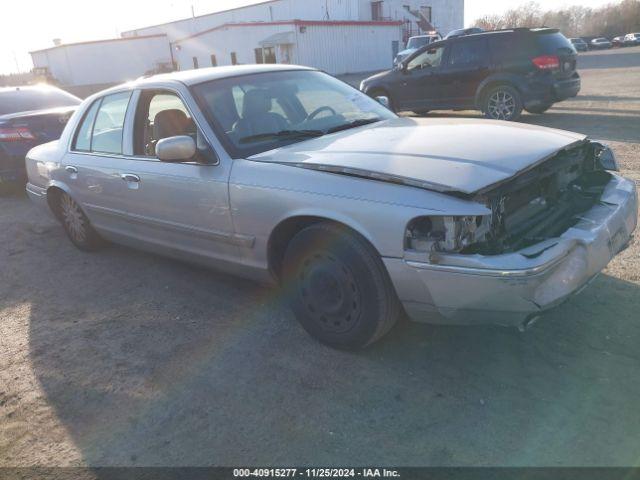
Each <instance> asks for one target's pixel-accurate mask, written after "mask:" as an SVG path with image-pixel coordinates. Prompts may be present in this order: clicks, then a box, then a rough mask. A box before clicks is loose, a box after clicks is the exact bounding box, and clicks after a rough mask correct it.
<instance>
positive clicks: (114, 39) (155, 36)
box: [29, 33, 167, 53]
mask: <svg viewBox="0 0 640 480" xmlns="http://www.w3.org/2000/svg"><path fill="white" fill-rule="evenodd" d="M159 37H165V38H166V37H167V35H166V34H164V33H158V34H155V35H142V36H140V37H117V38H106V39H104V40H88V41H86V42H75V43H64V44H62V45H55V46H53V47H49V48H42V49H40V50H33V51H31V52H29V53H40V52H48V51H49V50H55V49H56V48H64V47H75V46H77V45H91V44H94V43H107V42H125V41H131V40H144V39H147V38H159Z"/></svg>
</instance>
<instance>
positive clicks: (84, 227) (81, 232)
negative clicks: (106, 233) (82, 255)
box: [58, 193, 104, 252]
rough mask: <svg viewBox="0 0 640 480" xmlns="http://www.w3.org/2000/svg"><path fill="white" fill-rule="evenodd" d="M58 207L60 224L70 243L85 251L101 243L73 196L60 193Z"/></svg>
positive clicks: (91, 249)
mask: <svg viewBox="0 0 640 480" xmlns="http://www.w3.org/2000/svg"><path fill="white" fill-rule="evenodd" d="M58 208H59V214H60V220H61V221H62V226H63V227H64V230H65V232H66V233H67V236H68V237H69V240H71V243H73V244H74V245H75V246H76V247H78V248H79V249H80V250H84V251H85V252H90V251H94V250H97V249H98V248H100V247H101V246H102V245H103V243H104V241H103V240H102V238H101V237H100V235H98V232H96V231H95V230H94V229H93V227H92V226H91V224H90V223H89V219H88V218H87V216H86V215H85V214H84V212H83V211H82V209H81V208H80V205H78V204H77V203H76V201H75V200H74V199H73V198H71V197H70V196H69V195H68V194H66V193H61V194H60V200H59V203H58Z"/></svg>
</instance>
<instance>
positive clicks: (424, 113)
mask: <svg viewBox="0 0 640 480" xmlns="http://www.w3.org/2000/svg"><path fill="white" fill-rule="evenodd" d="M430 111H431V110H413V113H415V114H416V115H418V116H419V117H424V116H425V115H427V114H428V113H429V112H430Z"/></svg>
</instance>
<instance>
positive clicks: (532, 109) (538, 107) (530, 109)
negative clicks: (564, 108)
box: [525, 103, 553, 114]
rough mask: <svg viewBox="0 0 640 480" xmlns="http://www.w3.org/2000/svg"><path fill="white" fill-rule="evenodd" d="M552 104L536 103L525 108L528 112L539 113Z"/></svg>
mask: <svg viewBox="0 0 640 480" xmlns="http://www.w3.org/2000/svg"><path fill="white" fill-rule="evenodd" d="M552 105H553V104H552V103H549V104H544V105H536V106H534V107H527V108H525V110H526V111H527V112H529V113H533V114H541V113H544V112H546V111H547V110H549V109H550V108H551V106H552Z"/></svg>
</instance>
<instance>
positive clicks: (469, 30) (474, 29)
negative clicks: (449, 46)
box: [444, 27, 484, 40]
mask: <svg viewBox="0 0 640 480" xmlns="http://www.w3.org/2000/svg"><path fill="white" fill-rule="evenodd" d="M482 32H484V29H483V28H480V27H471V28H461V29H459V30H453V31H451V32H449V33H448V34H447V36H446V37H444V38H445V40H447V39H449V38H456V37H463V36H465V35H472V34H474V33H482Z"/></svg>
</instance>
